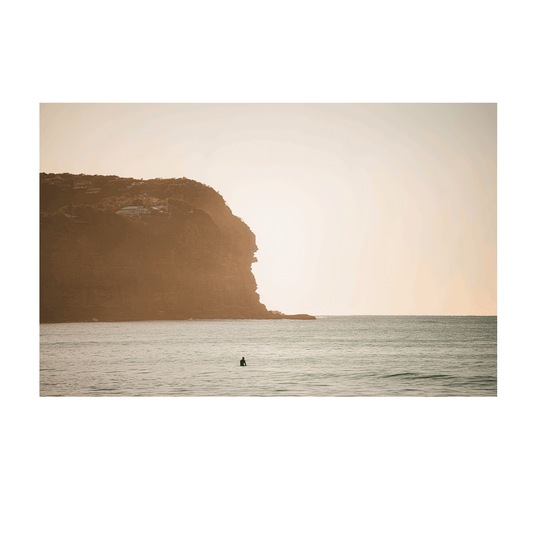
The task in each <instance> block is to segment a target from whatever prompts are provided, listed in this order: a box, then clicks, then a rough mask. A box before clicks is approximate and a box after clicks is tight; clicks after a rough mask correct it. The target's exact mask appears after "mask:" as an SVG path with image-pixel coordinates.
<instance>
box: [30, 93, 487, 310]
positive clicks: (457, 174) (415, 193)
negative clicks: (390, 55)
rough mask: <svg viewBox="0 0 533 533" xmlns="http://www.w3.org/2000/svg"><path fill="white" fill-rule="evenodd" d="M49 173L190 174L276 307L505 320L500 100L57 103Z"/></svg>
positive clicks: (51, 120)
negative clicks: (500, 271) (237, 236)
mask: <svg viewBox="0 0 533 533" xmlns="http://www.w3.org/2000/svg"><path fill="white" fill-rule="evenodd" d="M40 127H41V154H40V166H41V171H42V172H71V173H74V174H79V173H85V174H104V175H106V174H116V175H118V176H122V177H134V178H144V179H150V178H155V177H163V178H167V177H182V176H185V177H187V178H190V179H193V180H197V181H200V182H202V183H205V184H207V185H210V186H212V187H213V188H214V189H216V190H217V191H219V192H220V193H221V194H222V196H223V197H224V199H225V200H226V202H227V203H228V205H229V206H230V208H231V209H232V211H233V213H234V214H235V215H237V216H239V217H241V218H242V219H243V220H244V221H245V222H246V223H247V224H248V225H249V226H250V228H251V230H252V231H253V232H254V233H255V235H256V237H257V245H258V247H259V251H258V253H257V258H258V263H256V264H254V266H253V272H254V275H255V277H256V280H257V283H258V287H259V288H258V292H259V294H260V296H261V301H262V302H263V303H264V304H265V305H266V306H267V308H269V309H275V310H280V311H283V312H285V313H312V314H443V315H450V314H451V315H465V314H475V315H486V314H489V315H495V314H496V105H495V104H42V105H41V124H40Z"/></svg>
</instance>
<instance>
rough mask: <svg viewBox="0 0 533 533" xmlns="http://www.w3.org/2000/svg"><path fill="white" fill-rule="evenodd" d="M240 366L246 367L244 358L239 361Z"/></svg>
mask: <svg viewBox="0 0 533 533" xmlns="http://www.w3.org/2000/svg"><path fill="white" fill-rule="evenodd" d="M241 366H246V361H245V360H244V357H243V358H242V359H241Z"/></svg>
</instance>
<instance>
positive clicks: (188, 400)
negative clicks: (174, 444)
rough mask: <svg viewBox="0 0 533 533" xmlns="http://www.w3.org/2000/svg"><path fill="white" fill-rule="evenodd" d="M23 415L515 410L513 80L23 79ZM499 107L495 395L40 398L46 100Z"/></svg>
mask: <svg viewBox="0 0 533 533" xmlns="http://www.w3.org/2000/svg"><path fill="white" fill-rule="evenodd" d="M17 96H18V132H17V134H18V189H17V190H18V191H22V193H23V198H22V199H21V198H20V197H17V214H18V280H17V282H18V308H17V312H18V324H17V325H18V354H17V355H18V390H17V394H18V398H17V406H18V414H19V415H21V416H436V415H438V416H515V415H516V86H515V85H514V84H457V85H450V84H439V85H435V84H428V85H414V84H413V85H411V84H397V85H395V84H383V85H370V84H361V85H349V84H342V85H341V84H320V85H318V84H316V85H314V84H301V85H285V84H279V85H278V84H272V85H269V84H265V85H256V84H249V85H247V84H242V85H241V84H221V85H218V84H203V85H195V84H183V85H168V84H161V85H158V84H145V85H140V84H139V85H134V84H132V85H130V84H102V85H98V84H85V85H84V84H81V85H78V84H71V85H70V84H21V85H20V86H19V87H18V94H17ZM52 102H54V103H496V104H497V120H498V123H497V124H498V134H497V135H498V137H497V139H498V147H497V176H498V179H497V183H498V186H497V193H498V214H497V216H498V230H497V231H498V234H497V239H498V240H497V242H498V280H497V282H498V286H497V287H498V288H497V295H498V296H497V297H498V326H497V327H498V346H497V350H498V351H497V354H498V366H497V368H498V375H497V378H498V394H497V397H491V398H478V397H474V398H458V397H447V398H440V397H439V398H425V397H424V398H410V397H409V398H396V397H395V398H362V397H349V398H344V397H343V398H278V397H276V398H255V397H254V398H241V397H234V398H226V397H224V398H219V397H215V398H204V397H201V398H200V397H169V398H167V397H165V398H130V397H120V398H115V397H112V398H111V397H95V398H85V397H84V398H79V397H74V398H73V397H40V396H39V187H37V186H36V183H38V176H39V172H40V164H39V142H40V141H39V110H40V104H41V103H52Z"/></svg>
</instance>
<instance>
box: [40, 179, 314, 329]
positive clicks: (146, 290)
mask: <svg viewBox="0 0 533 533" xmlns="http://www.w3.org/2000/svg"><path fill="white" fill-rule="evenodd" d="M40 186H41V195H40V200H41V207H40V208H41V216H40V319H41V322H43V323H46V322H77V321H91V320H93V319H97V320H99V321H123V320H187V319H190V318H193V319H214V318H248V319H296V320H309V319H313V318H314V317H312V316H310V315H284V314H283V313H279V312H274V311H269V310H267V309H266V307H265V306H264V305H263V304H262V303H261V302H260V300H259V295H258V294H257V284H256V282H255V278H254V276H253V274H252V269H251V265H252V263H253V262H255V261H256V258H255V255H254V254H255V252H256V251H257V246H256V243H255V235H254V234H253V233H252V231H251V230H250V228H249V227H248V226H247V225H246V224H245V223H244V221H242V220H241V219H240V218H238V217H236V216H234V215H233V213H232V212H231V209H230V208H229V207H228V206H227V205H226V203H225V201H224V199H223V198H222V196H221V195H220V194H219V193H218V192H216V191H215V190H214V189H212V188H211V187H208V186H206V185H203V184H201V183H198V182H196V181H193V180H189V179H186V178H171V179H159V178H156V179H154V180H147V181H143V180H134V179H133V178H119V177H118V176H86V175H72V174H41V175H40Z"/></svg>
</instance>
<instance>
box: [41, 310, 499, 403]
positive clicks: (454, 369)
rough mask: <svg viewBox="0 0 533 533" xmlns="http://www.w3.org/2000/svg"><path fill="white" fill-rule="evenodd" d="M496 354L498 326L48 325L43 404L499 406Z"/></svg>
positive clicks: (428, 319) (337, 319) (480, 322)
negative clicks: (493, 399) (159, 400)
mask: <svg viewBox="0 0 533 533" xmlns="http://www.w3.org/2000/svg"><path fill="white" fill-rule="evenodd" d="M496 347H497V318H496V317H495V316H493V317H476V316H469V317H437V316H418V317H417V316H409V317H406V316H321V317H317V320H188V321H153V322H150V321H148V322H90V323H86V322H84V323H66V324H41V326H40V395H41V396H496V395H497V357H496ZM242 357H245V359H246V362H247V366H246V367H240V366H239V360H240V359H241V358H242Z"/></svg>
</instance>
